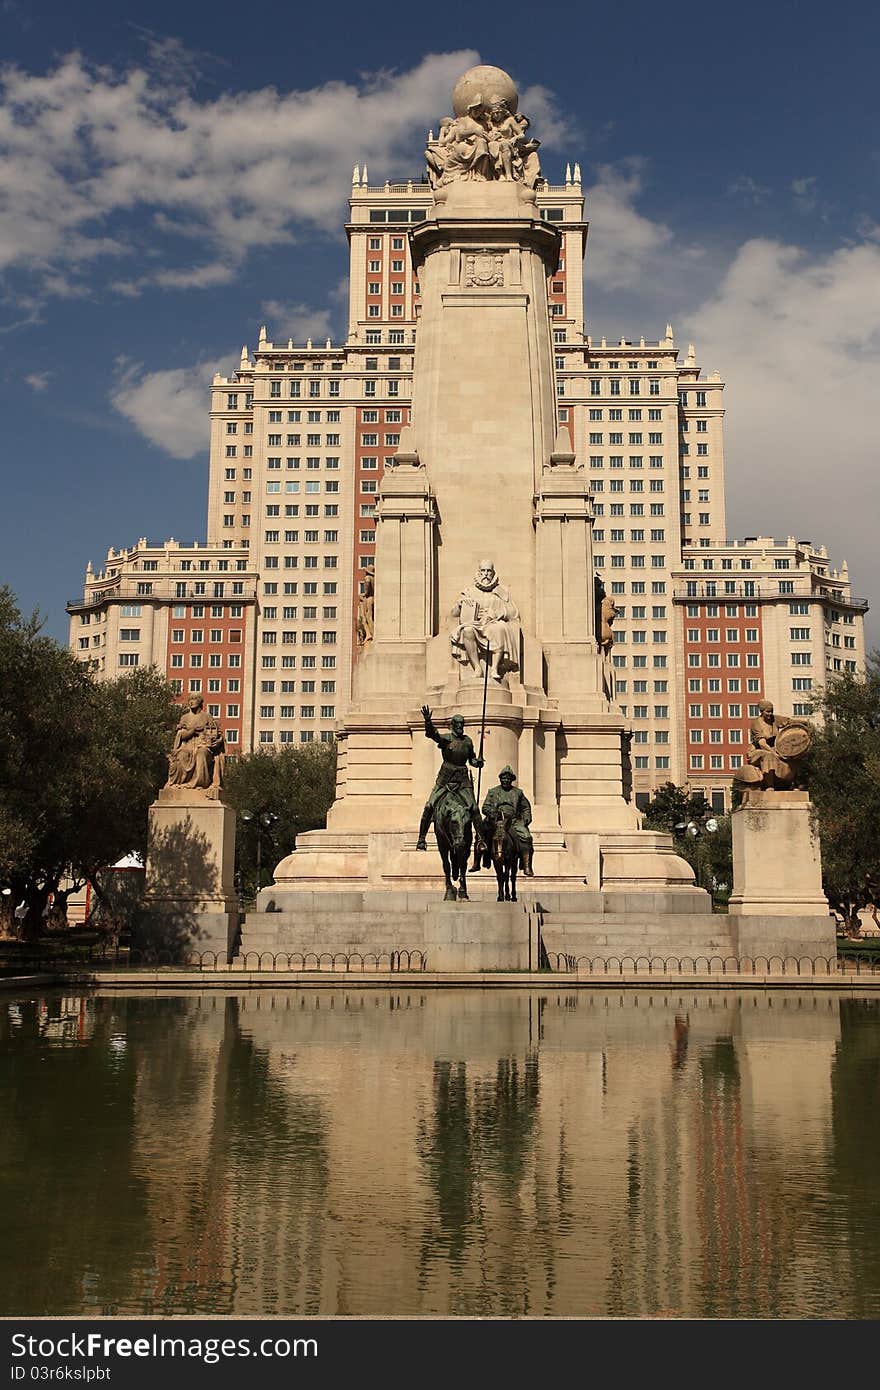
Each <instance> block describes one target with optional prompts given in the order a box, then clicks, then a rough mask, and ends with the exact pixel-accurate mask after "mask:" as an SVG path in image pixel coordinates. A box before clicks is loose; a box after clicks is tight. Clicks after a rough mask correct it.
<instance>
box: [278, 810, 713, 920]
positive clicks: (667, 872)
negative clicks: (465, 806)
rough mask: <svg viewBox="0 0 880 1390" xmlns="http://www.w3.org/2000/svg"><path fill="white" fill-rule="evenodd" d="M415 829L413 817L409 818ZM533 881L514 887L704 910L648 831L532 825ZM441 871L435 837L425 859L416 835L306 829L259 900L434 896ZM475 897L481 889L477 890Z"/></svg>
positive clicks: (670, 853)
mask: <svg viewBox="0 0 880 1390" xmlns="http://www.w3.org/2000/svg"><path fill="white" fill-rule="evenodd" d="M413 821H414V823H415V824H417V823H418V822H417V817H416V816H415V815H414V816H413ZM532 834H533V839H534V846H535V852H534V859H533V865H534V871H535V872H534V878H526V877H525V876H524V875H522V874H521V875H520V876H519V879H518V887H519V888H520V890H526V889H528V890H529V891H530V892H531V893H532V894H534V893H536V892H540V893H543V894H547V893H554V892H566V891H571V890H575V891H578V892H580V891H582V890H583V889H584V888H589V889H592V890H594V891H595V890H599V889H603V890H605V891H606V892H613V893H619V894H623V893H625V894H627V895H628V896H632V895H639V894H644V895H646V896H645V897H643V898H642V901H643V903H644V904H645V906H646V910H653V908H654V906H655V903H656V894H657V893H661V894H665V895H666V896H667V897H668V898H669V899H670V900H671V901H670V903H669V905H668V906H667V907H666V909H665V910H666V911H684V912H687V911H689V907H688V906H681V905H680V904H681V903H682V901H683V900H684V899H685V898H687V899H694V900H697V901H699V902H700V903H706V904H708V902H709V898H708V894H706V893H705V892H704V891H703V889H701V888H697V887H696V885H695V884H694V873H693V870H692V868H691V867H690V865H689V864H688V863H687V861H686V860H684V859H682V858H681V857H680V856H679V855H677V854H676V853H675V850H674V848H673V844H672V838H671V836H669V835H664V834H661V833H659V832H657V831H650V830H633V831H617V832H608V833H605V834H591V833H586V832H578V831H564V832H563V831H562V830H560V829H558V828H556V829H553V830H540V829H536V828H535V827H534V826H532ZM481 881H482V882H488V881H491V884H492V887H493V890H494V885H495V876H494V873H493V872H492V870H491V869H488V870H487V869H484V870H481V872H480V873H479V874H475V875H474V876H473V877H470V876H469V879H468V882H469V885H470V887H472V888H476V887H477V885H478V884H479V883H480V882H481ZM438 882H440V883H441V884H442V870H441V868H440V860H439V856H438V852H437V847H436V842H435V838H434V833H433V830H432V831H430V832H429V836H428V850H427V853H426V852H424V851H420V850H417V849H416V831H415V829H413V830H411V831H399V830H386V831H379V830H375V831H366V832H360V833H359V832H356V831H338V832H334V831H332V830H311V831H308V832H307V833H306V834H303V835H300V836H298V838H297V847H296V849H295V850H294V851H293V853H292V854H289V855H288V856H287V858H286V859H283V860H282V861H281V863H280V864H279V865H278V867H277V868H276V870H275V881H274V883H273V884H272V886H271V887H269V888H264V889H263V890H262V892H261V893H260V896H259V900H258V901H259V904H260V906H261V908H262V909H263V910H266V909H265V905H266V904H267V903H269V902H270V901H271V902H272V904H273V905H274V907H275V908H276V909H277V908H281V909H283V908H284V907H285V906H286V902H287V898H288V896H290V895H293V896H294V897H296V895H298V894H300V893H303V892H311V893H319V892H323V893H338V892H340V891H341V892H380V891H386V892H391V893H411V892H422V893H425V894H427V895H428V896H429V898H430V897H436V893H437V885H438ZM478 891H479V890H478Z"/></svg>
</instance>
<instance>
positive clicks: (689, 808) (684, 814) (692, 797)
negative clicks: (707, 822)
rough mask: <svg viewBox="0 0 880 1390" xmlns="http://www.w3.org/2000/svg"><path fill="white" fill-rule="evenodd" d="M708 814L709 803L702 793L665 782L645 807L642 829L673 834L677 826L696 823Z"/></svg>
mask: <svg viewBox="0 0 880 1390" xmlns="http://www.w3.org/2000/svg"><path fill="white" fill-rule="evenodd" d="M710 814H711V811H710V809H709V803H708V802H707V800H706V798H705V796H704V795H703V793H702V792H689V791H688V790H687V789H686V788H685V787H677V786H676V785H675V783H674V782H666V783H665V784H664V785H663V786H662V787H658V788H657V790H656V791H655V793H654V795H653V796H652V798H651V800H650V801H649V802H648V804H647V806H646V807H645V813H644V815H645V819H644V828H645V829H646V830H666V831H668V832H669V834H674V833H675V827H676V826H677V825H688V824H689V823H690V822H691V821H697V822H698V821H699V820H700V819H701V818H702V817H703V816H707V815H710Z"/></svg>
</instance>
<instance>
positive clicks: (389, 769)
mask: <svg viewBox="0 0 880 1390" xmlns="http://www.w3.org/2000/svg"><path fill="white" fill-rule="evenodd" d="M453 106H454V110H455V116H454V118H452V119H448V120H446V121H444V123H443V125H442V127H441V132H440V136H439V138H438V139H437V140H435V141H433V142H432V143H431V144H430V145H429V149H428V163H429V172H430V175H431V181H432V183H433V186H434V206H433V208H432V209H431V211H430V214H429V216H427V217H426V219H425V220H424V221H423V222H421V223H420V224H419V225H418V226H416V227H414V228H413V229H412V231H411V233H410V238H411V246H412V258H413V264H414V267H415V270H416V272H417V274H418V278H419V286H420V293H421V300H422V313H421V318H420V322H419V332H418V342H417V345H416V350H415V360H414V377H413V406H412V426H411V427H410V428H408V429H405V430H404V432H403V434H402V436H401V440H400V446H399V449H398V452H397V455H396V458H395V460H394V465H393V466H392V467H389V468H388V469H387V470H386V473H385V475H384V477H383V480H382V484H381V492H380V497H379V505H378V509H377V530H376V563H375V602H374V605H373V603H372V601H371V604H370V614H369V627H370V629H371V631H370V634H369V637H370V640H369V641H366V642H365V643H364V645H363V647H362V654H361V657H360V660H359V662H358V666H357V670H356V674H355V681H354V693H353V699H352V703H351V707H350V709H349V710H348V712H347V713H346V715H345V716H344V719H343V724H342V728H341V731H340V734H339V773H338V784H337V797H336V802H335V804H334V806H333V808H332V809H331V812H330V814H329V817H328V822H327V829H326V830H325V831H313V832H310V833H308V834H305V835H302V836H300V837H299V840H298V844H297V849H296V851H295V853H294V854H292V855H290V856H289V857H288V858H287V859H286V860H284V861H283V862H282V863H281V864H280V865H279V866H278V868H277V870H276V875H275V885H274V887H273V888H271V889H268V890H265V891H264V893H263V895H262V897H261V906H263V907H265V906H267V905H270V904H271V906H273V907H274V908H275V909H276V910H277V909H281V910H282V911H283V910H286V909H287V908H290V909H293V908H294V907H296V908H298V910H299V913H300V921H302V912H303V909H304V908H306V907H308V906H309V905H310V904H312V903H313V904H314V906H315V908H316V909H317V904H318V900H317V898H316V899H313V900H312V899H309V900H308V902H307V900H306V899H305V898H304V897H303V896H302V894H303V893H304V892H315V893H319V894H323V893H327V892H337V893H338V892H340V891H345V892H347V893H351V892H352V891H354V892H358V893H364V892H367V893H368V894H371V893H376V892H377V891H378V892H383V891H384V892H386V893H387V892H388V890H391V891H392V892H393V893H395V894H397V895H399V894H400V893H401V892H403V891H406V892H408V893H410V894H412V893H413V892H414V891H415V890H427V891H429V892H430V893H431V895H432V897H433V896H436V882H437V862H436V858H435V856H434V855H433V853H432V854H431V855H430V856H425V855H420V854H418V852H417V851H416V849H415V840H416V832H417V827H418V824H419V817H420V814H421V811H422V807H423V805H424V802H425V797H426V794H427V793H428V791H429V790H430V787H431V784H432V781H433V773H434V767H435V757H434V749H433V746H432V745H431V744H430V743H428V742H427V741H426V739H425V738H424V737H423V729H422V718H421V716H420V714H419V709H420V706H421V705H422V704H423V703H425V701H426V699H427V703H428V704H429V705H430V706H432V708H433V710H434V717H435V720H436V721H437V722H438V723H439V724H441V725H446V724H448V721H449V720H450V719H451V717H452V716H453V715H454V714H460V715H463V716H464V718H465V720H466V722H467V725H468V727H469V729H470V730H471V731H472V732H473V731H474V729H475V728H477V727H478V726H479V724H480V717H481V708H482V702H483V688H484V677H485V676H486V674H487V673H486V671H485V662H486V660H487V659H488V660H489V663H490V670H489V673H488V675H489V679H488V682H487V684H488V695H487V704H486V731H487V738H486V757H487V770H486V777H487V778H489V779H491V780H489V781H486V782H485V783H484V786H485V787H486V788H487V787H488V786H489V785H491V784H492V782H493V781H494V780H495V778H496V776H497V769H498V768H500V767H501V766H503V765H504V764H510V766H511V767H513V768H514V769H515V771H516V774H517V778H518V784H519V786H520V787H521V788H522V790H523V791H524V792H525V794H526V796H527V797H528V798H529V800H530V801H531V803H532V806H533V808H534V817H533V822H532V832H533V835H534V840H535V855H534V871H535V879H534V881H533V888H534V891H535V892H538V893H540V895H541V897H542V902H543V903H544V905H545V906H547V905H548V904H550V903H551V901H552V894H554V893H559V891H561V890H562V891H564V890H567V889H576V890H578V892H579V894H580V895H581V903H582V905H583V906H585V907H586V906H589V908H590V909H591V910H592V911H594V912H599V913H601V912H602V911H603V910H604V909H606V908H608V907H609V906H616V908H617V909H618V910H621V909H623V908H624V907H625V906H627V905H629V906H630V908H631V909H632V910H634V911H638V910H640V909H641V910H642V911H645V910H647V911H648V912H650V913H652V914H655V913H657V912H665V913H672V914H676V915H681V914H684V913H689V914H700V913H702V912H704V911H705V912H707V911H708V899H707V898H706V895H704V894H703V893H702V892H701V891H700V890H698V889H696V888H695V887H694V884H693V874H692V871H691V869H690V867H689V866H688V865H687V864H686V863H685V862H684V861H683V860H682V859H680V858H679V857H677V856H676V855H675V854H674V853H673V850H672V843H671V840H670V838H669V837H668V836H665V835H661V834H658V833H652V832H646V831H642V830H640V829H639V817H638V815H637V812H636V811H635V808H634V807H633V805H632V804H631V802H630V800H629V799H628V788H627V766H626V764H627V756H626V750H625V742H626V741H625V738H624V718H623V716H622V714H621V712H620V710H619V708H618V707H617V705H616V704H615V703H614V700H613V684H612V678H611V667H610V660H609V657H608V652H607V644H606V645H605V649H603V645H602V642H601V632H600V631H597V627H598V622H597V618H598V614H597V608H599V607H600V601H601V595H600V596H599V601H598V602H597V594H596V590H595V586H594V570H593V553H592V526H593V511H592V504H591V497H590V484H589V477H588V474H587V472H586V471H585V469H584V466H583V460H579V459H578V458H577V457H576V455H575V453H574V451H573V449H572V445H571V442H570V437H569V434H568V431H567V429H565V428H561V429H557V416H556V399H555V386H554V370H553V356H552V343H551V332H550V318H549V313H548V303H547V279H548V275H550V274H552V272H553V271H554V269H555V267H556V264H557V260H558V256H559V249H560V234H559V231H558V229H557V228H556V227H555V226H553V225H552V224H551V223H548V222H547V221H545V220H543V219H542V218H541V216H540V215H539V212H538V208H537V206H536V201H535V182H536V180H537V179H538V176H539V171H538V166H537V155H536V153H535V150H536V142H535V141H534V140H533V139H531V138H530V137H529V136H528V134H527V126H528V121H527V120H526V119H525V118H524V117H522V116H520V115H518V114H517V94H516V91H515V88H514V87H513V84H512V82H511V80H510V78H509V77H508V76H507V75H506V74H505V73H503V72H501V71H500V70H499V69H497V68H487V67H481V68H475V69H472V70H471V71H470V72H468V73H466V74H465V75H464V76H463V77H462V78H461V79H460V81H459V83H458V84H457V86H456V88H455V92H454V94H453ZM490 561H491V562H494V572H493V573H491V574H490V575H489V579H488V581H487V577H486V574H487V568H488V566H489V563H490ZM370 597H371V600H372V598H373V596H372V594H371V596H370ZM487 647H488V648H489V649H490V651H491V655H490V656H489V657H488V658H487V657H486V656H484V655H482V653H483V652H484V651H485V649H486V648H487ZM484 882H485V880H484ZM472 887H475V888H476V889H477V892H479V881H475V882H474V883H473V884H472ZM493 888H494V885H493ZM485 891H488V886H487V888H486V889H484V892H485ZM623 894H627V895H630V894H632V895H640V896H639V897H638V899H637V900H635V901H633V902H632V903H631V904H629V903H624V900H623V898H622V896H621V895H623ZM641 895H651V896H650V897H648V896H641ZM492 896H493V897H494V891H493V894H492ZM610 898H615V899H616V902H615V903H611V902H610V901H609V899H610ZM398 901H400V899H399V898H398ZM413 901H415V900H414V899H413ZM368 902H371V903H372V905H374V906H376V907H379V906H381V904H380V902H379V900H378V899H364V900H362V905H367V903H368ZM339 906H340V907H342V906H343V904H342V903H341V902H340V903H339ZM344 906H346V907H348V906H354V902H353V900H351V899H349V900H348V901H347V902H346V904H344ZM265 926H266V923H265V922H261V921H258V920H256V919H252V920H250V921H249V932H250V936H251V939H252V940H253V941H254V942H255V943H259V942H261V941H262V939H263V937H261V936H260V930H261V929H262V928H265ZM705 935H706V933H705V932H704V936H705ZM246 940H247V937H246Z"/></svg>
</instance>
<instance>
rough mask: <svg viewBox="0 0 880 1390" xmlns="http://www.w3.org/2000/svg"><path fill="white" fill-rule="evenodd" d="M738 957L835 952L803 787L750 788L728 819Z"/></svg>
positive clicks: (817, 850) (817, 845) (831, 926)
mask: <svg viewBox="0 0 880 1390" xmlns="http://www.w3.org/2000/svg"><path fill="white" fill-rule="evenodd" d="M731 831H732V837H733V882H734V892H733V894H732V896H731V899H730V906H729V912H730V917H731V926H732V930H733V933H734V938H735V944H736V949H737V954H738V955H739V956H749V957H751V958H753V959H754V958H756V957H759V956H763V957H767V956H770V955H773V956H783V957H792V956H794V957H796V958H802V957H816V956H833V955H834V954H835V951H836V949H837V937H836V928H835V923H834V918H833V917H832V916H831V912H830V909H829V907H828V903H827V900H826V898H825V895H824V893H823V892H822V860H821V857H820V853H819V841H818V839H817V837H816V835H815V832H814V829H813V825H812V818H811V814H810V798H809V796H808V794H807V793H806V792H805V791H757V792H754V791H753V792H750V793H749V799H748V802H747V804H746V805H744V806H740V807H738V808H737V810H735V811H734V812H733V814H732V816H731Z"/></svg>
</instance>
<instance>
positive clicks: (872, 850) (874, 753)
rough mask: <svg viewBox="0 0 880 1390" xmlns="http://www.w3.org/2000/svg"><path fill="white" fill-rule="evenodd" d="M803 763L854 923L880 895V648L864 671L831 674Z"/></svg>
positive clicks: (834, 876) (841, 905)
mask: <svg viewBox="0 0 880 1390" xmlns="http://www.w3.org/2000/svg"><path fill="white" fill-rule="evenodd" d="M815 709H816V710H817V712H819V713H821V714H822V716H823V723H822V725H821V727H820V728H819V729H817V731H816V735H815V739H814V743H813V747H812V749H811V750H810V752H809V754H808V755H807V757H806V758H805V759H804V762H803V764H802V776H803V780H804V781H805V782H806V785H807V787H808V788H809V792H810V799H811V801H812V803H813V814H814V817H815V822H816V827H817V829H818V833H819V838H820V843H821V848H822V878H823V886H824V889H825V895H826V897H827V898H828V901H829V902H830V903H831V905H832V907H834V908H835V909H836V910H837V911H839V912H840V913H841V914H842V916H843V918H844V920H845V921H846V922H847V924H848V925H850V926H851V927H856V926H857V925H858V913H859V910H860V908H863V907H864V906H865V905H866V903H869V902H876V901H877V899H878V897H880V653H878V652H874V653H873V654H872V655H871V656H869V657H868V660H867V664H866V671H865V674H864V675H855V674H853V673H851V672H849V671H847V672H844V673H842V674H841V675H839V676H838V675H835V676H832V677H831V678H830V679H829V680H828V682H827V684H826V686H825V688H824V690H823V691H822V692H821V693H820V694H819V696H818V697H817V700H816V702H815Z"/></svg>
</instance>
